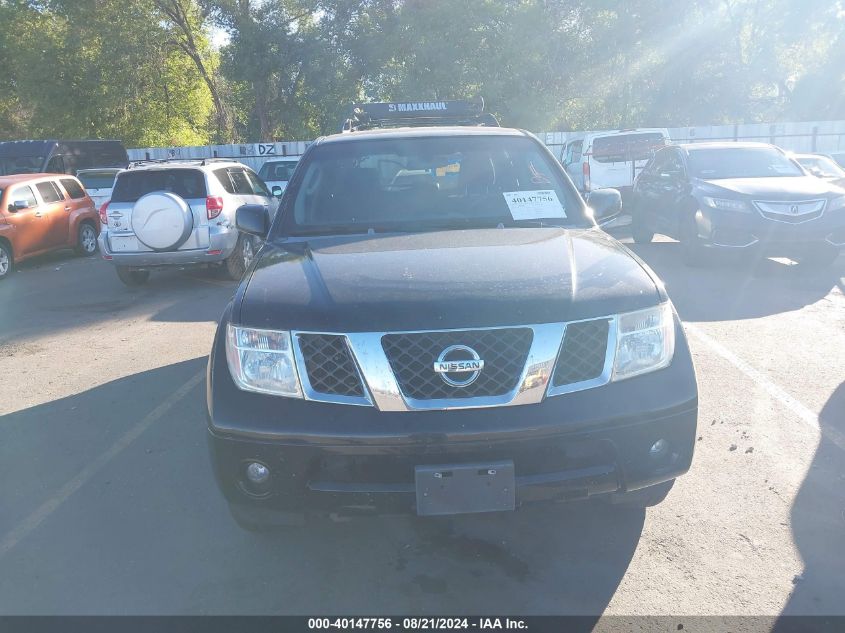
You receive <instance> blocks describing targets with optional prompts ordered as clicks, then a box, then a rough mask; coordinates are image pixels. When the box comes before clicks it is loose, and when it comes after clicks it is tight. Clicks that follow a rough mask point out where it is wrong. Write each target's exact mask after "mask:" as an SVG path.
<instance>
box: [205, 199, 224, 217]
mask: <svg viewBox="0 0 845 633" xmlns="http://www.w3.org/2000/svg"><path fill="white" fill-rule="evenodd" d="M222 211H223V198H220V197H219V196H208V197H207V198H206V199H205V212H206V214H207V215H208V219H209V220H213V219H214V218H216V217H217V216H218V215H220V213H221V212H222Z"/></svg>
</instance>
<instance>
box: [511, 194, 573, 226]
mask: <svg viewBox="0 0 845 633" xmlns="http://www.w3.org/2000/svg"><path fill="white" fill-rule="evenodd" d="M502 195H503V196H505V202H507V204H508V209H510V212H511V217H513V219H514V220H540V219H542V218H566V213H565V212H564V210H563V205H562V204H561V203H560V200H558V198H557V193H555V191H554V190H546V191H505V192H504V193H503V194H502Z"/></svg>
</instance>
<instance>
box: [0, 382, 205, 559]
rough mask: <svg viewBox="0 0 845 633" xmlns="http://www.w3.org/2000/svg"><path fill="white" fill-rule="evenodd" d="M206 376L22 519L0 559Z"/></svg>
mask: <svg viewBox="0 0 845 633" xmlns="http://www.w3.org/2000/svg"><path fill="white" fill-rule="evenodd" d="M203 376H205V371H201V372H199V373H197V374H196V375H195V376H193V377H191V379H190V380H188V382H186V383H185V384H184V385H182V386H181V387H179V388H178V389H177V390H176V391H174V392H173V393H172V394H170V395H169V396H168V397H167V398H166V399H165V400H164V401H162V403H161V404H159V405H158V406H157V407H156V408H155V409H153V410H152V411H150V412H149V413H148V414H147V415H146V416H144V418H143V419H142V420H141V421H140V422H138V423H137V424H135V426H133V427H132V428H130V429H129V430H128V431H126V433H124V434H123V435H122V436H121V437H120V438H119V439H118V440H117V441H116V442H115V443H114V444H112V445H111V446H110V447H109V448H108V450H106V452H104V453H102V454H101V455H100V456H99V457H97V458H96V459H95V460H94V461H92V462H91V463H90V464H88V465H87V466H86V467H85V468H83V469H82V470H81V471H80V472H79V474H77V475H76V476H75V477H74V478H73V479H71V480H70V481H68V482H67V483H66V484H65V485H64V486H62V487H61V488H60V489H59V490H58V492H56V494H54V495H53V496H52V497H50V498H49V499H47V501H45V502H44V503H42V504H41V506H39V507H38V509H37V510H35V511H34V512H33V513H32V514H30V515H29V516H28V517H26V518H25V519H24V520H23V521H21V522H20V523H19V524H18V525H17V526H15V527H14V528H13V529H12V531H11V532H9V533H8V534H7V535H6V536H5V537H4V538H3V540H2V541H0V558H2V557H3V556H5V555H6V554H7V553H8V552H9V551H10V550H11V549H12V548H14V547H15V546H16V545H17V544H18V543H19V542H20V541H21V540H22V539H24V538H26V536H27V535H28V534H29V533H30V532H32V531H33V530H34V529H35V528H37V527H38V526H39V525H40V524H41V523H42V521H44V519H46V518H47V517H48V516H50V515H51V514H52V513H53V512H55V511H56V510H57V509H58V507H59V506H61V505H62V504H63V503H64V502H65V501H67V499H68V498H69V497H70V496H71V495H72V494H73V493H75V492H76V491H77V490H79V489H80V488H81V487H82V486H84V485H85V484H86V483H87V482H88V481H89V480H90V479H91V478H92V477H93V476H94V475H96V474H97V472H98V471H99V470H100V469H101V468H103V466H105V465H106V464H108V463H109V462H110V461H111V460H112V459H114V458H115V457H116V456H117V455H118V454H119V453H120V452H121V451H122V450H123V449H125V448H126V447H127V446H129V445H130V444H131V443H132V442H134V441H135V440H136V439H138V438H139V437H140V436H141V434H142V433H143V432H144V431H146V430H147V429H148V428H149V427H150V426H151V425H152V424H153V423H154V422H156V421H157V420H158V419H159V418H161V416H163V415H164V414H165V413H167V412H168V411H169V410H170V409H171V408H173V405H175V404H176V403H177V402H179V400H181V399H182V398H184V397H185V396H186V395H187V394H188V393H189V392H190V391H191V389H193V388H194V387H196V386H197V385H198V384H199V383H200V381H202V379H203Z"/></svg>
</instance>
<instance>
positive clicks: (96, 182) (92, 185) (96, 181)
mask: <svg viewBox="0 0 845 633" xmlns="http://www.w3.org/2000/svg"><path fill="white" fill-rule="evenodd" d="M115 176H117V172H116V171H114V170H103V171H81V172H79V173H78V174H77V178H79V180H81V181H82V184H83V185H84V186H85V188H86V189H111V188H112V187H113V186H114V179H115Z"/></svg>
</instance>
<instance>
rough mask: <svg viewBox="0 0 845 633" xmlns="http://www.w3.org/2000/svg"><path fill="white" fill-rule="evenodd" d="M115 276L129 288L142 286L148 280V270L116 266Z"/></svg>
mask: <svg viewBox="0 0 845 633" xmlns="http://www.w3.org/2000/svg"><path fill="white" fill-rule="evenodd" d="M117 276H118V277H119V278H120V281H122V282H123V283H124V284H126V285H127V286H129V287H137V286H143V285H144V284H145V283H147V281H149V279H150V271H149V270H138V269H137V268H129V267H128V266H118V267H117Z"/></svg>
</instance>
